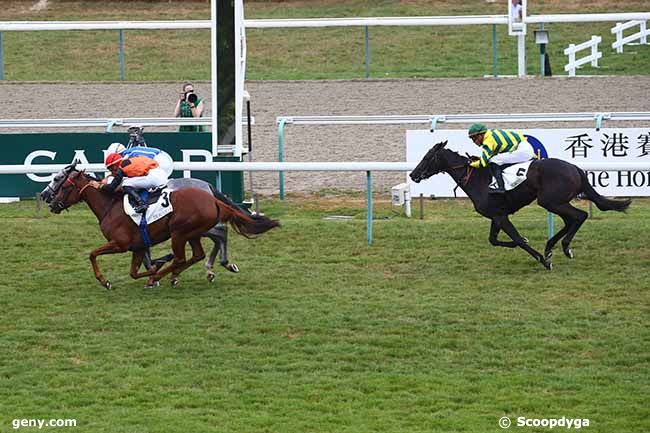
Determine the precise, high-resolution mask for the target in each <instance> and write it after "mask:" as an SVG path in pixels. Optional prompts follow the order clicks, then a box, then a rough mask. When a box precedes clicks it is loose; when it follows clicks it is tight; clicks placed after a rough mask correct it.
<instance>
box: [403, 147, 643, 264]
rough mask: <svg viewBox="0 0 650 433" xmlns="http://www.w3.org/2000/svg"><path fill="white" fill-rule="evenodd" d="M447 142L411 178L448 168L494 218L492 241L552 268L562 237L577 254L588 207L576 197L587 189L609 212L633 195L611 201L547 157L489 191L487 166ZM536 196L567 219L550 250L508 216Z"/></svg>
mask: <svg viewBox="0 0 650 433" xmlns="http://www.w3.org/2000/svg"><path fill="white" fill-rule="evenodd" d="M446 145H447V142H446V141H444V142H442V143H438V144H436V145H435V146H433V147H432V148H431V149H429V151H428V152H427V154H426V155H425V156H424V158H422V161H420V163H419V164H418V165H417V167H415V169H414V170H413V172H411V174H410V177H411V179H412V180H413V181H414V182H416V183H419V182H421V181H423V180H424V179H428V178H429V177H431V176H433V175H434V174H438V173H441V172H446V173H447V174H449V175H450V176H451V177H452V178H453V179H454V181H455V182H456V184H458V186H460V188H462V189H463V191H465V193H466V194H467V196H468V197H469V198H470V200H472V203H473V204H474V208H475V209H476V211H477V212H478V213H479V214H481V215H483V216H484V217H486V218H489V219H490V220H491V221H492V225H491V226H490V238H489V240H490V243H491V244H492V245H494V246H500V247H507V248H515V247H520V248H523V249H524V250H525V251H526V252H527V253H528V254H530V255H531V256H533V258H535V260H537V261H539V262H540V263H541V264H543V265H544V266H545V267H546V268H547V269H551V268H552V266H553V265H552V262H551V257H552V255H553V247H554V246H555V244H556V243H557V242H558V241H559V240H560V239H561V240H562V250H563V251H564V254H565V255H566V256H567V257H569V258H573V251H572V250H571V247H570V243H571V240H572V239H573V237H574V236H575V234H576V233H577V231H578V230H579V229H580V226H581V225H582V223H584V222H585V220H586V219H587V216H588V214H587V212H585V211H582V210H580V209H577V208H575V207H573V206H572V205H571V200H573V199H574V198H576V197H577V196H578V195H579V194H582V195H583V196H584V197H585V198H587V199H589V200H591V201H592V202H594V203H595V204H596V206H598V209H600V210H603V211H607V210H615V211H618V212H622V211H625V210H626V209H627V207H628V206H629V205H630V203H631V200H629V199H628V200H610V199H607V198H605V197H603V196H602V195H600V194H598V193H597V192H596V190H595V189H594V188H593V187H592V186H591V185H590V184H589V181H588V180H587V175H586V173H585V172H584V171H583V170H582V169H580V168H579V167H576V166H575V165H573V164H570V163H568V162H566V161H563V160H560V159H553V158H550V159H542V160H539V161H534V162H533V163H532V164H531V165H530V168H529V169H528V173H527V176H526V180H525V181H524V182H523V183H521V184H520V185H519V186H517V187H516V188H515V189H513V190H511V191H507V192H506V193H505V194H488V185H489V184H490V182H491V175H490V171H489V170H487V169H483V170H481V169H473V168H471V167H470V166H469V162H471V161H470V160H469V159H468V158H467V157H465V156H461V155H459V154H458V153H456V152H454V151H451V150H449V149H446V148H445V146H446ZM535 199H537V203H538V204H539V205H540V206H541V207H543V208H544V209H546V210H548V211H549V212H552V213H554V214H557V215H559V216H560V218H562V220H563V221H564V227H562V229H561V230H560V231H558V232H557V233H556V234H555V235H554V236H553V237H552V238H551V239H549V240H548V242H546V248H545V249H544V255H542V254H540V253H539V252H537V251H535V250H534V249H533V248H531V246H530V245H528V241H527V240H526V239H525V238H524V237H522V236H521V235H520V234H519V233H518V232H517V229H516V228H515V226H514V225H513V224H512V222H511V221H510V219H508V215H511V214H514V213H515V212H517V211H518V210H519V209H521V208H523V207H524V206H527V205H529V204H530V203H532V202H533V201H534V200H535ZM501 230H503V231H504V232H506V234H507V235H508V236H510V238H511V239H512V241H500V240H498V235H499V232H500V231H501Z"/></svg>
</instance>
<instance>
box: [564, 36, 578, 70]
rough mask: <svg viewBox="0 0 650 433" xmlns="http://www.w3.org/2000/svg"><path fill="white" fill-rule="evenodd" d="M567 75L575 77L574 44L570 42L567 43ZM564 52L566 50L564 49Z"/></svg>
mask: <svg viewBox="0 0 650 433" xmlns="http://www.w3.org/2000/svg"><path fill="white" fill-rule="evenodd" d="M568 50H569V64H568V65H567V66H569V77H575V76H576V51H575V50H576V46H575V44H570V45H569V48H568ZM565 54H566V51H565Z"/></svg>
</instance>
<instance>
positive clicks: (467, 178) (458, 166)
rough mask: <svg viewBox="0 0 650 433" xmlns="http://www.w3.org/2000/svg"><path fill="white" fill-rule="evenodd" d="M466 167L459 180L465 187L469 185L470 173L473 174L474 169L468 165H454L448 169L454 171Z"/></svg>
mask: <svg viewBox="0 0 650 433" xmlns="http://www.w3.org/2000/svg"><path fill="white" fill-rule="evenodd" d="M463 167H467V169H466V172H465V176H463V177H462V178H461V182H463V185H467V184H468V183H469V180H470V178H471V177H472V173H474V167H472V166H471V165H469V164H461V165H454V166H452V167H449V169H450V170H456V169H457V168H463Z"/></svg>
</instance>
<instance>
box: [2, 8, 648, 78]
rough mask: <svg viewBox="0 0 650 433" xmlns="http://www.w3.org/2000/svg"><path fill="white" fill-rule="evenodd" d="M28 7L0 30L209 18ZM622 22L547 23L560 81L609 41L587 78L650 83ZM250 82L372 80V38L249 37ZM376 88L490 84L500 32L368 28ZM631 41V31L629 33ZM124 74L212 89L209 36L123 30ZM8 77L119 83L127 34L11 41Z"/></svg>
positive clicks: (174, 11)
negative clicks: (389, 83) (385, 84)
mask: <svg viewBox="0 0 650 433" xmlns="http://www.w3.org/2000/svg"><path fill="white" fill-rule="evenodd" d="M29 5H30V3H29V2H26V1H17V0H7V1H5V2H3V10H2V12H0V20H16V21H37V20H72V21H77V20H86V21H87V20H99V21H102V20H145V21H146V20H171V19H179V20H207V19H209V18H210V4H209V2H207V3H206V2H182V1H159V2H155V1H154V2H142V1H135V2H115V1H112V2H84V1H60V0H50V2H49V6H48V8H47V9H45V10H41V11H39V12H34V11H30V10H29V7H28V6H29ZM505 5H506V2H505V1H498V2H493V3H488V2H486V1H485V0H464V1H462V2H448V1H439V0H436V1H429V0H427V1H425V0H408V1H404V0H403V1H381V2H368V1H365V0H346V1H330V0H327V1H279V2H264V1H260V2H249V1H247V2H246V5H245V16H246V17H247V18H250V19H263V18H315V17H320V18H322V17H359V16H360V17H372V16H375V17H376V16H437V15H439V16H450V15H503V14H506V13H507V10H506V6H505ZM647 10H648V2H647V1H644V0H630V1H627V2H624V3H623V2H619V1H614V0H599V1H591V2H566V1H559V0H550V1H549V0H547V1H544V2H530V4H529V11H528V12H529V15H539V14H556V13H598V12H644V11H647ZM613 25H614V23H607V22H606V23H602V22H601V23H586V24H585V23H577V24H574V23H568V24H549V25H547V26H546V30H548V31H549V32H550V43H549V45H548V52H549V56H550V59H551V66H552V70H553V72H554V74H555V75H565V72H564V70H563V66H564V64H565V63H566V61H567V58H566V56H565V55H564V53H563V50H564V49H565V48H566V47H567V46H568V45H569V44H570V43H574V44H579V43H581V42H584V41H587V40H589V39H590V38H591V36H592V35H601V36H602V37H603V43H602V45H601V51H602V52H603V58H602V59H601V61H600V62H599V65H600V67H599V68H592V67H591V66H588V65H587V66H584V67H583V68H582V69H580V71H579V72H578V74H582V75H647V71H648V69H650V46H648V45H645V46H628V47H626V48H625V52H624V53H622V54H615V53H614V51H613V50H612V49H611V43H612V42H613V41H614V36H613V35H612V34H611V33H610V29H611V27H613ZM534 29H536V26H530V27H529V36H528V37H527V54H526V55H527V71H528V74H532V75H538V74H539V73H540V65H539V48H538V47H537V46H536V45H535V43H534V40H533V30H534ZM246 33H247V55H248V61H247V73H246V78H247V79H252V80H269V79H273V80H292V79H355V78H363V77H364V73H365V70H364V68H365V52H364V29H363V28H361V27H348V28H320V29H309V28H297V29H248V30H247V32H246ZM369 34H370V49H371V55H370V57H371V62H370V76H371V77H372V78H412V77H419V78H422V77H481V76H483V75H486V74H487V75H490V74H492V73H493V70H492V26H489V25H481V26H445V27H440V26H438V27H426V26H424V27H423V26H415V27H403V26H402V27H399V26H398V27H371V28H370V33H369ZM628 34H630V33H628ZM124 39H125V62H126V66H125V71H126V72H125V76H126V80H129V81H149V80H177V81H182V80H188V79H189V80H209V79H210V33H209V31H207V30H178V31H162V30H155V31H139V30H132V31H126V32H124ZM3 40H4V42H3V43H4V63H5V79H7V80H10V81H30V80H31V81H48V80H52V81H61V80H73V81H106V80H118V79H119V73H120V69H119V42H118V41H119V34H118V31H51V32H44V31H40V32H4V35H3ZM497 47H498V74H500V75H516V74H517V48H516V40H515V38H513V37H510V36H508V35H507V29H506V27H505V26H503V25H500V26H497Z"/></svg>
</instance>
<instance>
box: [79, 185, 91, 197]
mask: <svg viewBox="0 0 650 433" xmlns="http://www.w3.org/2000/svg"><path fill="white" fill-rule="evenodd" d="M89 186H90V183H87V184H85V185H84V186H83V187H82V188H81V190H79V195H80V196H81V195H82V194H83V193H84V191H85V190H86V188H88V187H89Z"/></svg>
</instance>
